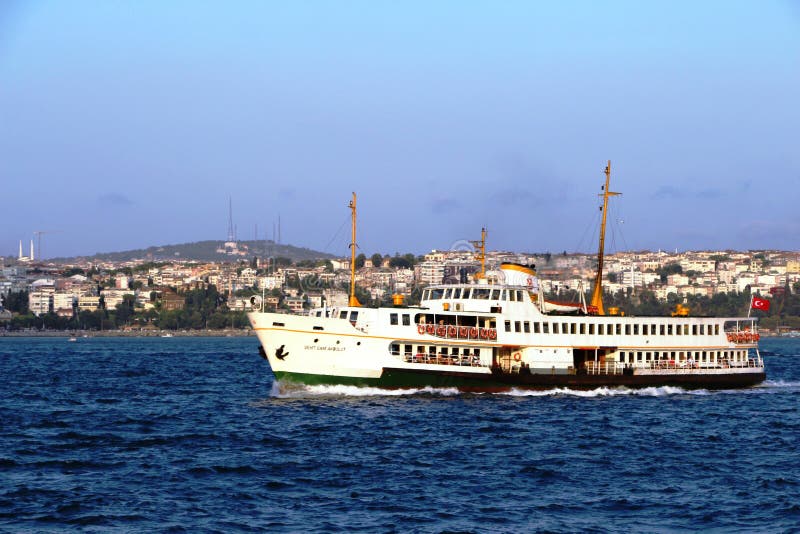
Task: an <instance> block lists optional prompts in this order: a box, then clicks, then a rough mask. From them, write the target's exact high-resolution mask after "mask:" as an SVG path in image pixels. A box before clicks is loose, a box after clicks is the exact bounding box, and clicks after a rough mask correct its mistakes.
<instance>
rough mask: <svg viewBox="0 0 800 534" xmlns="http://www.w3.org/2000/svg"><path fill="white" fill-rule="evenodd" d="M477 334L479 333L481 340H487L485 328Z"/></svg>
mask: <svg viewBox="0 0 800 534" xmlns="http://www.w3.org/2000/svg"><path fill="white" fill-rule="evenodd" d="M479 332H480V334H479V335H480V338H481V339H488V338H489V332H487V331H486V329H485V328H481V329H480V331H479Z"/></svg>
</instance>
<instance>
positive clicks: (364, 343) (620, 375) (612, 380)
mask: <svg viewBox="0 0 800 534" xmlns="http://www.w3.org/2000/svg"><path fill="white" fill-rule="evenodd" d="M249 318H250V321H251V324H252V326H253V328H254V330H255V331H256V334H257V335H258V339H259V342H260V345H261V347H260V351H261V354H262V355H263V356H264V357H265V358H266V359H267V360H268V361H269V363H270V367H271V369H272V372H273V373H274V375H275V377H276V379H277V380H279V381H281V382H294V383H299V384H305V385H317V384H331V385H333V384H345V385H357V386H370V387H380V388H421V387H437V388H438V387H444V388H451V387H452V388H458V389H460V390H463V391H504V390H509V389H512V388H519V389H553V388H570V389H595V388H599V387H629V388H643V387H657V386H677V387H682V388H690V389H696V388H703V389H729V388H741V387H748V386H753V385H756V384H758V383H760V382H762V381H763V380H764V379H765V373H764V368H763V365H761V364H760V361H759V364H758V365H754V364H753V362H752V361H747V360H746V361H744V362H741V363H739V364H737V365H728V364H722V363H717V362H715V363H714V364H713V365H712V364H711V363H707V364H705V363H704V364H703V366H702V367H700V366H699V365H695V364H691V365H686V364H683V365H680V364H676V363H675V362H664V365H663V366H656V365H653V366H648V367H636V366H630V367H627V366H622V365H619V364H614V365H613V366H612V367H609V366H606V367H605V368H603V367H602V366H599V365H598V366H590V367H589V368H588V369H587V368H581V369H576V368H573V367H571V366H568V365H566V364H564V365H561V364H558V365H552V366H551V365H548V366H547V367H545V366H543V365H537V364H536V363H535V358H533V357H530V356H529V354H535V353H536V352H537V351H538V352H543V349H542V348H541V346H542V345H541V344H533V345H530V346H525V345H520V344H519V343H518V342H516V341H515V342H513V343H512V342H510V341H509V340H504V339H503V338H502V336H500V339H478V340H470V341H471V342H469V343H467V342H466V341H464V340H447V339H444V340H443V339H441V338H438V337H437V336H431V335H429V334H427V333H425V332H420V331H418V330H417V329H416V328H415V325H413V324H412V325H410V326H411V328H410V329H407V330H408V331H402V334H401V330H398V331H391V332H386V331H381V330H380V329H375V328H373V329H372V330H371V331H372V332H380V335H376V334H375V333H367V332H365V331H364V330H369V329H367V328H361V329H359V328H356V325H354V324H351V322H350V321H348V320H344V319H334V318H327V317H311V316H296V315H284V314H276V313H251V314H249ZM400 328H401V327H400ZM723 336H724V334H723ZM393 343H397V344H398V345H399V346H406V347H407V346H417V345H419V344H422V343H425V344H427V345H429V346H441V345H442V344H443V343H448V345H456V344H461V345H462V346H463V345H468V346H470V347H476V351H477V348H480V349H481V357H480V358H481V359H480V361H475V360H472V361H469V362H465V361H461V362H454V361H453V359H452V358H446V357H445V358H438V357H436V358H432V359H428V360H427V361H417V360H416V359H415V357H411V358H409V357H408V356H406V357H405V358H404V357H403V356H401V355H400V354H392V353H391V352H390V351H389V350H388V348H389V347H390V346H392V344H393ZM509 347H512V348H511V349H509ZM648 348H651V347H648ZM504 350H515V351H518V352H514V353H513V354H514V358H516V357H519V358H520V360H521V362H519V363H521V364H523V365H519V366H507V367H503V366H502V365H500V364H499V361H498V359H497V358H496V355H497V354H498V351H504ZM556 350H560V351H562V352H565V353H566V352H570V353H571V352H572V349H571V348H569V349H567V348H564V347H563V346H562V347H560V348H559V349H553V351H554V352H555V351H556ZM575 350H580V349H579V348H578V346H575ZM529 359H530V361H529V364H528V365H525V363H526V360H529ZM508 363H515V362H514V361H513V360H512V359H509V362H508ZM549 363H550V362H549V361H548V364H549ZM589 363H591V362H589ZM531 364H532V365H531Z"/></svg>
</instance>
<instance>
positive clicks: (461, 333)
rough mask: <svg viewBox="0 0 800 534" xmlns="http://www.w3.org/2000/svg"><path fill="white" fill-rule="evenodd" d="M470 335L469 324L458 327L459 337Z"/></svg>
mask: <svg viewBox="0 0 800 534" xmlns="http://www.w3.org/2000/svg"><path fill="white" fill-rule="evenodd" d="M468 335H469V327H467V326H459V327H458V337H467V336H468Z"/></svg>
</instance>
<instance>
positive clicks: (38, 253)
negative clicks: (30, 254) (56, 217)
mask: <svg viewBox="0 0 800 534" xmlns="http://www.w3.org/2000/svg"><path fill="white" fill-rule="evenodd" d="M58 232H60V230H34V231H33V235H35V236H36V258H37V259H38V260H39V261H42V235H44V234H56V233H58Z"/></svg>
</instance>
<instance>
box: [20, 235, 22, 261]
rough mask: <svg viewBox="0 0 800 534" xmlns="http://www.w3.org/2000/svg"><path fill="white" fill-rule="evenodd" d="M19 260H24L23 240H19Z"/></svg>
mask: <svg viewBox="0 0 800 534" xmlns="http://www.w3.org/2000/svg"><path fill="white" fill-rule="evenodd" d="M19 259H20V260H21V259H22V239H20V240H19Z"/></svg>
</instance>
